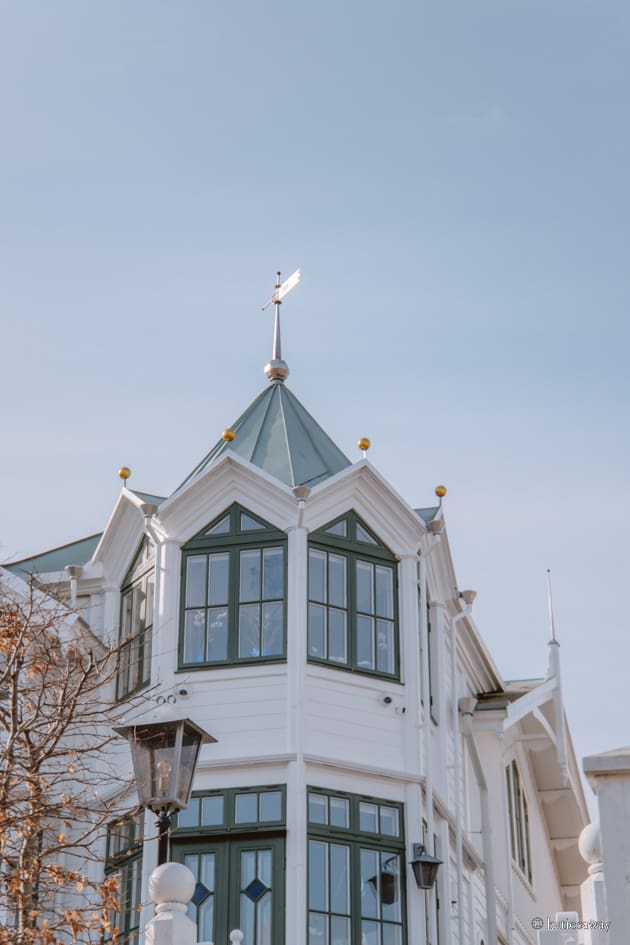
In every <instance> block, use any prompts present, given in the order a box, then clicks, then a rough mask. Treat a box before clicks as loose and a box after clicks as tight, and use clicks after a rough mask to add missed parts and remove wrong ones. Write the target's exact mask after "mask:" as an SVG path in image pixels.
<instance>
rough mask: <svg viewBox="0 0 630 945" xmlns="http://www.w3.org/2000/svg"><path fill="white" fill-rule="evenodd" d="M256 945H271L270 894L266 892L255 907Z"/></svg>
mask: <svg viewBox="0 0 630 945" xmlns="http://www.w3.org/2000/svg"><path fill="white" fill-rule="evenodd" d="M257 912H258V914H257V917H256V934H257V938H256V945H272V941H271V893H270V892H266V893H265V895H264V896H263V897H262V898H261V900H260V902H259V903H258V907H257Z"/></svg>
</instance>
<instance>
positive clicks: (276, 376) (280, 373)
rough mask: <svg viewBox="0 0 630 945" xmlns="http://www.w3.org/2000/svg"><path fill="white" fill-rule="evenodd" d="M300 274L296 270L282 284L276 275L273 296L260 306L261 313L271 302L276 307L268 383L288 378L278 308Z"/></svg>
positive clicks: (267, 372) (268, 365)
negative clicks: (283, 357) (283, 355)
mask: <svg viewBox="0 0 630 945" xmlns="http://www.w3.org/2000/svg"><path fill="white" fill-rule="evenodd" d="M301 274H302V273H301V270H300V269H296V270H295V272H294V273H293V275H292V276H289V278H288V279H286V280H285V281H284V282H283V283H280V273H277V278H276V284H275V286H274V290H273V295H272V296H271V298H270V299H269V301H268V302H265V304H264V305H263V306H262V311H263V312H264V311H265V309H266V308H268V306H269V305H271V304H272V302H273V304H274V305H275V307H276V314H275V319H274V327H273V351H272V353H271V361H270V362H269V364H267V365H266V367H265V374H266V375H267V377H268V378H269V380H270V381H277V380H279V381H284V380H286V379H287V377H288V376H289V367H288V365H287V363H286V361H283V360H282V345H281V341H280V306H281V305H282V299H283V298H284V297H285V295H287V294H288V293H289V292H290V291H291V289H293V288H294V287H295V286H296V285H297V284H298V282H299V281H300V277H301Z"/></svg>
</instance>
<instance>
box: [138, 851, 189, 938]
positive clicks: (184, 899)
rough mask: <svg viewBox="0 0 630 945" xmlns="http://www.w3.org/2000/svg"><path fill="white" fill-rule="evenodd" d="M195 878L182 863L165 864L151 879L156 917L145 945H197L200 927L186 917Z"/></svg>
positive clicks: (150, 925) (154, 872)
mask: <svg viewBox="0 0 630 945" xmlns="http://www.w3.org/2000/svg"><path fill="white" fill-rule="evenodd" d="M194 891H195V877H194V876H193V874H192V872H191V871H190V870H189V869H188V867H187V866H184V865H183V864H182V863H163V864H162V865H161V866H158V867H157V869H155V870H153V872H152V873H151V876H150V877H149V895H150V896H151V899H152V900H153V902H154V903H155V917H154V918H153V919H151V921H150V922H148V923H147V927H146V930H145V933H144V945H197V926H196V924H195V923H194V922H192V921H191V920H190V919H189V918H188V916H187V915H186V910H187V908H188V903H189V902H190V898H191V896H192V894H193V893H194Z"/></svg>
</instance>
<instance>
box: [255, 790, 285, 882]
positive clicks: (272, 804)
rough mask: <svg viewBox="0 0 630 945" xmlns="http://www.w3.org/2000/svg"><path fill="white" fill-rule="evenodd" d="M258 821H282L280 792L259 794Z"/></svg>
mask: <svg viewBox="0 0 630 945" xmlns="http://www.w3.org/2000/svg"><path fill="white" fill-rule="evenodd" d="M260 819H261V820H263V821H267V820H282V792H281V791H263V792H262V793H261V795H260ZM268 885H270V884H268Z"/></svg>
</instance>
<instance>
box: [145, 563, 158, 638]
mask: <svg viewBox="0 0 630 945" xmlns="http://www.w3.org/2000/svg"><path fill="white" fill-rule="evenodd" d="M154 595H155V578H154V576H153V575H152V574H150V575H149V576H148V578H147V602H146V607H145V617H144V626H145V627H151V626H153V605H154Z"/></svg>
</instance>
